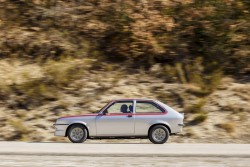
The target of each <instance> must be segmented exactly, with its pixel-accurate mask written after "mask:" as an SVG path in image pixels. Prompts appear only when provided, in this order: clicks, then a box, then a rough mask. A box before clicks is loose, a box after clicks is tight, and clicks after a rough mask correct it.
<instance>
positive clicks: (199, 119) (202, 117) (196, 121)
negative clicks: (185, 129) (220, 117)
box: [191, 114, 207, 125]
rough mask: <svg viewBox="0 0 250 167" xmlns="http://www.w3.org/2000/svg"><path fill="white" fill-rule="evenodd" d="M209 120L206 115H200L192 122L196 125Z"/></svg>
mask: <svg viewBox="0 0 250 167" xmlns="http://www.w3.org/2000/svg"><path fill="white" fill-rule="evenodd" d="M206 119H207V115H206V114H199V115H197V116H195V117H194V119H193V120H192V121H191V124H193V125H196V124H200V123H202V122H204V121H205V120H206Z"/></svg>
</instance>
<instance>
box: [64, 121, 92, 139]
mask: <svg viewBox="0 0 250 167" xmlns="http://www.w3.org/2000/svg"><path fill="white" fill-rule="evenodd" d="M87 136H88V132H87V129H86V128H85V127H84V126H83V125H80V124H75V125H72V126H71V127H70V129H69V131H68V138H69V140H70V141H71V142H72V143H82V142H84V141H85V140H86V139H87Z"/></svg>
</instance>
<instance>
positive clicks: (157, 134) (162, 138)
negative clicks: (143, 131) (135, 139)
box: [148, 125, 169, 144]
mask: <svg viewBox="0 0 250 167" xmlns="http://www.w3.org/2000/svg"><path fill="white" fill-rule="evenodd" d="M148 138H149V140H150V141H151V142H152V143H154V144H164V143H165V142H166V141H167V140H168V138H169V131H168V129H167V128H166V127H165V126H163V125H155V126H153V127H152V128H151V129H150V131H149V134H148Z"/></svg>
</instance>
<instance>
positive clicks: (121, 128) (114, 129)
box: [96, 100, 134, 136]
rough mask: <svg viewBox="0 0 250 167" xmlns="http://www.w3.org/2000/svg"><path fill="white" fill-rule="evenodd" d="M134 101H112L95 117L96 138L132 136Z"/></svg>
mask: <svg viewBox="0 0 250 167" xmlns="http://www.w3.org/2000/svg"><path fill="white" fill-rule="evenodd" d="M133 111H134V101H133V100H128V101H114V102H113V103H112V104H111V105H109V106H108V107H107V108H106V109H105V110H104V111H103V114H99V115H98V116H96V133H97V136H131V135H134V114H133Z"/></svg>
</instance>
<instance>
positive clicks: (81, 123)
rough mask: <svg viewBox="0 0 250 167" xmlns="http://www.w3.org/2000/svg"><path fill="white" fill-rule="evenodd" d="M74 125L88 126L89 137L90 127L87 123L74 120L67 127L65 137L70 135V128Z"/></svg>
mask: <svg viewBox="0 0 250 167" xmlns="http://www.w3.org/2000/svg"><path fill="white" fill-rule="evenodd" d="M73 125H82V126H84V127H85V128H86V130H87V138H89V128H88V127H87V125H86V123H84V122H73V123H71V124H70V125H69V126H68V127H67V129H66V132H65V137H68V132H69V129H70V127H71V126H73Z"/></svg>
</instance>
